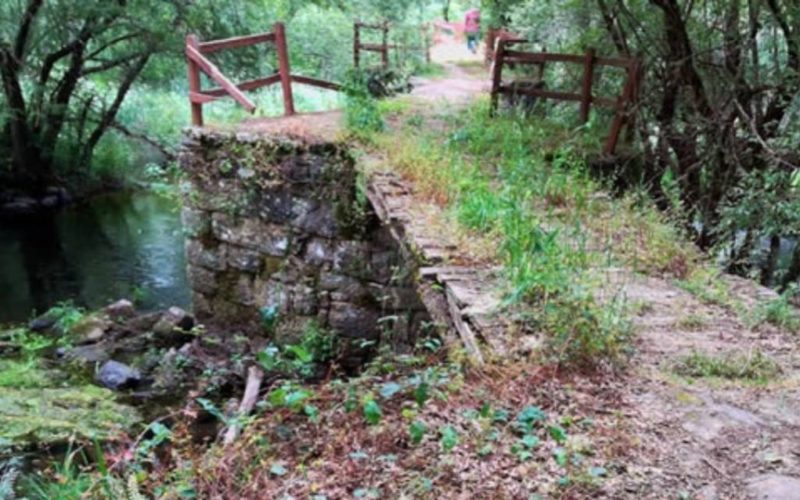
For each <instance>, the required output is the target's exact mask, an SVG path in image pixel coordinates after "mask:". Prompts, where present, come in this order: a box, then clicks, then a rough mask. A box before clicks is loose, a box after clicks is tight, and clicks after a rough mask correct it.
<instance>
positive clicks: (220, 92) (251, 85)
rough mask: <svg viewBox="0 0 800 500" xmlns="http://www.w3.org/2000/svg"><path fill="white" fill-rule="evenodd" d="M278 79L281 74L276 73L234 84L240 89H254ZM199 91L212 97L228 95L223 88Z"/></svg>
mask: <svg viewBox="0 0 800 500" xmlns="http://www.w3.org/2000/svg"><path fill="white" fill-rule="evenodd" d="M280 81H281V75H279V74H277V73H276V74H274V75H270V76H267V77H264V78H256V79H255V80H248V81H246V82H242V83H237V84H236V86H237V87H239V90H242V91H246V90H256V89H260V88H261V87H268V86H270V85H274V84H276V83H278V82H280ZM201 93H202V94H206V95H209V96H214V97H225V96H226V95H228V93H227V91H226V90H225V89H220V88H215V89H208V90H204V91H203V92H201Z"/></svg>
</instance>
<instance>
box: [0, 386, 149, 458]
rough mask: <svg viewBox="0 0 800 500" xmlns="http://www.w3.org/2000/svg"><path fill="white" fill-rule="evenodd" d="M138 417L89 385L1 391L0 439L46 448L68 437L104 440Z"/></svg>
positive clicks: (112, 396) (12, 443) (22, 445)
mask: <svg viewBox="0 0 800 500" xmlns="http://www.w3.org/2000/svg"><path fill="white" fill-rule="evenodd" d="M139 420H140V417H139V415H138V413H137V412H136V410H134V409H133V408H131V407H128V406H125V405H121V404H119V403H117V402H116V401H115V400H114V394H113V393H112V392H111V391H109V390H107V389H102V388H100V387H96V386H92V385H86V386H80V387H69V388H44V389H42V388H35V389H34V388H25V389H10V388H6V389H3V391H2V392H1V393H0V429H1V430H0V439H2V440H3V441H4V442H6V443H8V444H11V445H13V446H20V447H26V446H31V445H36V446H38V447H46V446H51V445H55V444H59V443H63V442H66V441H67V440H68V439H70V438H71V437H77V438H83V439H105V438H108V437H111V436H113V435H114V434H117V433H119V432H120V431H123V430H124V429H126V428H128V427H130V426H132V425H133V424H135V423H137V422H139Z"/></svg>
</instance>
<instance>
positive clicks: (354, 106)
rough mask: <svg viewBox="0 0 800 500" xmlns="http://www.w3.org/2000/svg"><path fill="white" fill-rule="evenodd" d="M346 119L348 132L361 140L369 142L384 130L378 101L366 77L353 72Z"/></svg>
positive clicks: (346, 104) (348, 93)
mask: <svg viewBox="0 0 800 500" xmlns="http://www.w3.org/2000/svg"><path fill="white" fill-rule="evenodd" d="M346 88H347V90H346V93H347V97H346V100H345V108H344V118H345V126H346V127H347V130H348V131H349V132H350V133H351V134H353V135H354V136H355V137H357V138H359V139H361V140H369V138H370V137H371V136H372V134H374V133H376V132H380V131H382V130H383V129H384V127H385V124H384V120H383V115H382V113H381V111H380V108H379V107H378V101H377V99H375V98H374V97H372V96H371V95H370V93H369V89H368V88H367V82H366V76H365V75H364V74H363V73H361V72H358V71H353V72H352V73H351V74H350V75H349V78H348V84H347V87H346Z"/></svg>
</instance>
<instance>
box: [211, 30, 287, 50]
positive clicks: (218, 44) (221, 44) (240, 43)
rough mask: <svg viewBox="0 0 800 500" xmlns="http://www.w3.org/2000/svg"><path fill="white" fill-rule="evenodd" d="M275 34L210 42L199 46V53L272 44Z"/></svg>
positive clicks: (260, 34) (261, 34)
mask: <svg viewBox="0 0 800 500" xmlns="http://www.w3.org/2000/svg"><path fill="white" fill-rule="evenodd" d="M274 41H275V33H259V34H257V35H247V36H237V37H232V38H225V39H222V40H211V41H208V42H202V43H201V44H200V47H199V48H200V52H217V51H219V50H224V49H233V48H237V47H247V46H250V45H255V44H257V43H265V42H274Z"/></svg>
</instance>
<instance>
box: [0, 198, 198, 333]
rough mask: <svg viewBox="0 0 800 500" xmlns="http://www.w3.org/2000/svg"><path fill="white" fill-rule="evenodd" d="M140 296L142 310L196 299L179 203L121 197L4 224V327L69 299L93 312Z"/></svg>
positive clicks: (0, 291)
mask: <svg viewBox="0 0 800 500" xmlns="http://www.w3.org/2000/svg"><path fill="white" fill-rule="evenodd" d="M133 296H137V297H139V298H140V299H141V300H142V307H143V308H157V307H164V306H168V305H180V306H186V305H187V304H188V302H189V298H188V287H187V285H186V273H185V263H184V253H183V234H182V228H181V224H180V207H179V205H178V203H176V202H175V201H174V200H172V199H170V198H167V197H164V196H160V195H156V194H152V193H114V194H109V195H104V196H101V197H97V198H94V199H93V200H91V202H89V203H86V204H82V205H78V206H75V207H70V208H68V209H66V210H63V211H60V212H57V213H51V214H43V215H38V216H35V217H26V218H24V219H19V220H14V221H2V222H0V322H8V321H19V320H25V319H27V318H29V317H30V316H31V315H32V314H33V312H34V311H39V312H41V311H44V310H46V309H47V308H49V307H50V306H52V305H53V304H55V303H57V302H60V301H64V300H73V301H74V302H75V303H76V304H78V305H82V306H85V307H90V308H92V307H100V306H102V305H105V304H107V303H109V302H110V301H113V300H116V299H119V298H122V297H127V298H131V297H133Z"/></svg>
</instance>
